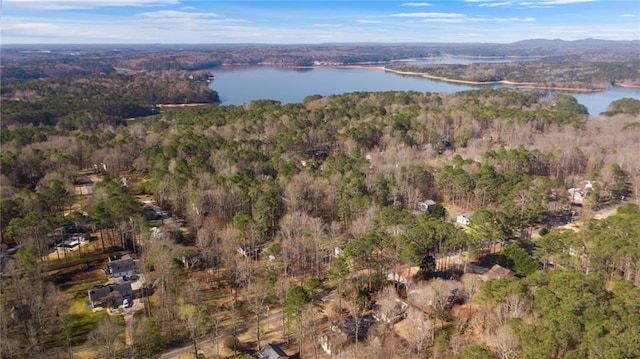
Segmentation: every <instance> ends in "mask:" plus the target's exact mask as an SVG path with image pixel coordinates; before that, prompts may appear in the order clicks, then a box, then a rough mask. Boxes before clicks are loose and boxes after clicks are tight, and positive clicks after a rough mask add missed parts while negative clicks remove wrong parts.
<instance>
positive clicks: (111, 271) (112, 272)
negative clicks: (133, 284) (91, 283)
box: [104, 258, 135, 278]
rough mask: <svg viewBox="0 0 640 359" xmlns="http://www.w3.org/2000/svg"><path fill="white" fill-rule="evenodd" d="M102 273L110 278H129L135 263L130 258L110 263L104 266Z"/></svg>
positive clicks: (133, 271) (133, 270)
mask: <svg viewBox="0 0 640 359" xmlns="http://www.w3.org/2000/svg"><path fill="white" fill-rule="evenodd" d="M104 273H105V274H106V275H107V277H111V278H118V277H126V276H131V275H133V274H134V273H135V262H134V261H133V259H130V258H129V259H119V260H115V261H110V262H109V263H107V264H106V265H105V266H104Z"/></svg>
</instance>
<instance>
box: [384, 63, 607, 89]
mask: <svg viewBox="0 0 640 359" xmlns="http://www.w3.org/2000/svg"><path fill="white" fill-rule="evenodd" d="M382 69H383V70H385V71H387V72H392V73H395V74H398V75H408V76H419V77H424V78H427V79H431V80H437V81H443V82H451V83H458V84H464V85H509V86H515V87H518V88H524V89H535V90H550V91H567V92H568V91H573V92H600V91H605V90H606V89H604V88H601V89H587V88H575V87H553V86H543V85H538V84H536V83H534V82H513V81H506V80H501V81H468V80H457V79H450V78H447V77H442V76H434V75H429V74H425V73H422V72H411V71H398V70H393V69H388V68H386V67H382Z"/></svg>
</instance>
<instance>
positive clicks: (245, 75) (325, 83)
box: [209, 59, 640, 115]
mask: <svg viewBox="0 0 640 359" xmlns="http://www.w3.org/2000/svg"><path fill="white" fill-rule="evenodd" d="M438 61H441V60H438ZM461 61H471V60H469V59H464V60H461ZM212 72H213V74H214V75H215V80H214V81H213V82H212V83H211V84H210V85H209V87H211V88H212V89H213V90H216V91H217V92H218V95H219V96H220V100H221V101H222V104H223V105H242V104H245V103H249V102H251V101H253V100H263V99H271V100H277V101H280V102H282V103H297V102H302V101H303V99H304V98H305V97H307V96H310V95H322V96H329V95H337V94H343V93H347V92H359V91H367V92H369V91H418V92H444V93H454V92H458V91H466V90H472V89H478V88H487V87H492V88H498V87H509V86H505V85H482V86H470V85H462V84H453V83H448V82H442V81H435V80H430V79H426V78H421V77H417V76H402V75H397V74H394V73H391V72H386V71H383V70H380V69H373V68H371V69H343V68H329V67H314V68H304V69H291V68H278V67H270V66H230V67H216V68H214V69H212ZM569 94H570V95H572V96H574V97H575V98H576V99H577V100H578V102H580V103H581V104H583V105H585V106H586V107H587V108H588V109H589V113H590V114H592V115H597V114H599V113H600V112H604V111H606V110H607V106H609V104H610V103H611V102H612V101H615V100H618V99H620V98H623V97H631V98H636V99H640V89H630V88H622V87H613V88H611V89H609V90H608V91H604V92H597V93H587V94H581V93H569Z"/></svg>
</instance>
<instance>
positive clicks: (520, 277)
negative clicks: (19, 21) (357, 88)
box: [0, 49, 640, 359]
mask: <svg viewBox="0 0 640 359" xmlns="http://www.w3.org/2000/svg"><path fill="white" fill-rule="evenodd" d="M154 51H155V50H154ZM189 51H195V50H189ZM198 51H199V50H198ZM225 51H230V50H225ZM234 51H237V52H238V53H241V51H240V50H238V49H235V50H234ZM142 54H143V55H139V56H138V57H139V58H138V59H137V61H140V63H141V62H142V61H147V60H146V59H152V58H154V57H153V56H148V53H146V52H142ZM247 54H252V52H251V51H248V52H247ZM3 55H4V54H3ZM127 56H130V57H131V58H134V57H135V56H134V54H132V53H127V54H126V56H124V58H126V57H127ZM34 61H35V63H36V65H33V62H26V63H25V64H24V66H26V67H24V69H25V71H26V72H24V73H28V72H29V71H30V69H31V68H32V66H37V63H38V61H43V60H42V59H40V58H37V59H36V60H34ZM46 61H49V60H46ZM127 61H132V60H127ZM88 63H89V64H90V66H94V64H95V63H93V62H91V61H89V62H88ZM104 64H108V65H109V66H107V67H105V68H101V69H99V70H97V72H91V73H90V74H81V73H76V72H75V71H72V72H73V74H65V75H54V76H49V75H46V76H41V75H37V76H35V75H34V76H30V75H24V76H23V75H20V76H17V77H15V78H10V79H5V78H3V81H2V91H1V93H2V98H1V99H2V106H1V108H0V110H1V115H2V142H1V154H0V161H1V162H0V165H1V168H2V173H1V175H0V193H1V199H0V219H1V221H2V222H1V228H2V229H1V231H2V232H1V233H2V252H3V256H2V262H1V263H2V288H1V289H2V292H1V302H2V307H1V309H2V313H1V318H2V321H1V328H0V329H1V335H2V338H0V350H1V356H2V357H3V358H5V357H6V358H22V357H34V358H37V357H49V358H72V357H73V358H108V357H114V356H120V357H127V358H157V357H166V358H169V357H172V358H174V357H184V358H191V357H197V358H201V357H205V358H223V357H225V358H227V357H238V358H247V357H248V356H249V355H255V354H256V352H257V351H258V350H259V349H260V348H262V347H264V346H265V345H266V344H267V343H277V344H278V345H280V346H281V347H282V348H283V349H284V350H285V352H286V353H288V355H290V356H291V357H299V358H312V357H313V358H329V357H335V358H354V359H357V358H358V357H369V358H414V357H415V358H425V357H428V358H461V359H462V358H504V359H506V358H633V357H639V356H640V344H639V343H638V342H637V338H638V337H639V336H640V327H638V323H639V322H640V318H639V317H638V315H639V310H640V307H639V306H640V302H638V299H637V298H638V297H639V295H640V245H639V243H640V241H639V239H640V232H639V230H640V208H639V206H638V197H637V186H638V178H640V161H638V153H640V141H638V136H639V135H640V132H639V131H640V117H639V116H638V109H639V108H640V100H636V99H621V100H618V101H615V102H613V103H611V104H610V106H609V109H608V111H607V112H606V113H603V114H601V115H598V116H589V115H588V114H587V111H586V108H585V107H584V106H583V105H581V104H579V103H578V102H577V101H576V100H575V98H573V97H572V96H568V95H557V94H549V93H547V92H544V91H537V90H518V89H506V88H505V89H483V90H473V91H465V92H459V93H455V94H438V93H419V92H402V91H398V92H359V93H347V94H341V95H334V96H327V97H322V96H317V95H314V96H309V97H307V98H305V100H304V101H303V102H301V103H296V104H282V103H280V102H277V101H272V100H259V101H253V102H251V103H249V104H247V105H243V106H221V105H218V104H217V94H216V93H215V92H212V91H210V90H208V89H207V87H206V81H207V73H206V72H204V71H187V70H186V69H184V68H179V69H172V70H166V69H164V70H162V71H156V70H150V69H146V70H144V71H142V70H140V71H138V70H136V71H131V70H132V68H133V66H130V67H127V69H129V71H128V72H125V73H120V72H116V71H111V70H109V68H111V69H115V68H121V67H123V66H122V64H115V63H111V62H108V61H106V60H105V62H104ZM129 64H131V63H129ZM4 66H5V64H4V63H3V71H4ZM10 66H17V67H20V66H23V65H20V61H18V62H16V63H11V64H10ZM594 68H598V67H594ZM594 68H591V67H589V66H588V65H585V67H580V69H581V70H584V71H585V72H589V71H591V70H592V69H594ZM12 71H14V73H20V71H15V69H14V70H12ZM607 71H608V70H607V69H606V68H605V69H603V70H602V74H600V75H597V76H596V75H593V76H594V77H593V78H594V79H600V78H605V77H606V76H609V75H606V73H607ZM603 74H604V75H603ZM509 76H510V75H509ZM585 76H586V75H585ZM629 76H631V75H629ZM625 78H627V77H625ZM629 78H631V77H629ZM627 79H628V78H627ZM195 103H197V104H198V106H191V107H189V106H184V107H181V106H178V107H171V106H157V105H161V104H178V105H181V104H195ZM471 214H472V215H471ZM465 216H466V217H465ZM460 218H467V219H469V221H468V222H461V220H460ZM73 239H76V240H77V243H79V244H78V245H77V246H76V247H72V249H70V250H68V249H67V246H71V245H72V244H69V243H71V242H70V240H73ZM61 248H62V249H61ZM129 257H133V258H134V261H135V263H137V264H136V272H137V273H136V275H138V276H139V277H143V278H144V279H145V282H144V285H143V286H142V288H140V289H138V290H136V291H135V293H134V295H133V297H134V302H135V304H134V305H133V307H132V308H127V306H126V305H125V302H124V301H123V299H122V297H117V296H111V297H109V298H107V299H105V300H104V303H103V306H104V307H105V309H104V310H96V306H94V304H93V303H88V302H91V301H92V300H91V296H89V297H88V295H87V292H88V291H89V292H90V291H91V290H94V289H96V288H101V287H102V286H104V283H105V282H106V278H105V274H106V271H103V268H104V267H105V266H108V265H109V263H112V262H113V261H116V260H126V259H125V258H129ZM106 275H107V277H108V274H106ZM88 299H89V300H88ZM89 304H91V306H93V308H94V310H91V309H90V308H88V305H89Z"/></svg>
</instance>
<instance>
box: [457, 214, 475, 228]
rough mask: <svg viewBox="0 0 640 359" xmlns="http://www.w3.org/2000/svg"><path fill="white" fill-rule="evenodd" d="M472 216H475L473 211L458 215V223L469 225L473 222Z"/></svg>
mask: <svg viewBox="0 0 640 359" xmlns="http://www.w3.org/2000/svg"><path fill="white" fill-rule="evenodd" d="M471 217H473V213H465V214H461V215H459V216H458V217H456V223H458V224H461V225H463V226H468V225H470V224H471Z"/></svg>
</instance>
